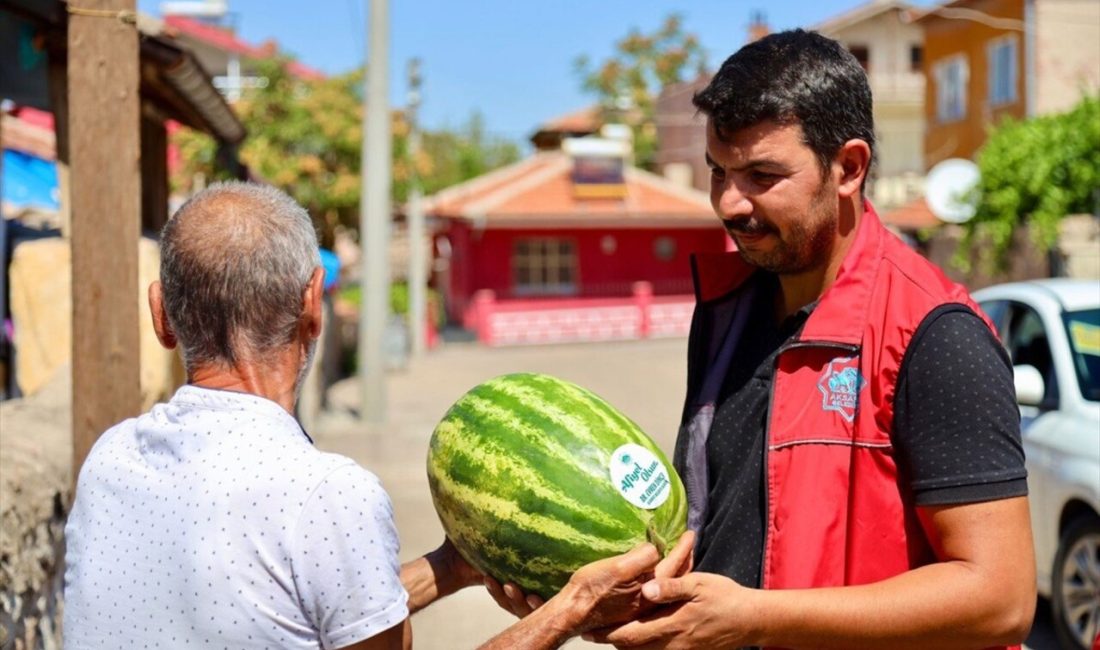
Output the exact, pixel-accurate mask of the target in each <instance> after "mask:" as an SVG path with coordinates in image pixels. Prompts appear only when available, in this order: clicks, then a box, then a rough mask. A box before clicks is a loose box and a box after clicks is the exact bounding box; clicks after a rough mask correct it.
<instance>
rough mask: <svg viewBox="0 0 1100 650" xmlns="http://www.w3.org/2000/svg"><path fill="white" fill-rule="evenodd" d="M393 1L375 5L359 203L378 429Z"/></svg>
mask: <svg viewBox="0 0 1100 650" xmlns="http://www.w3.org/2000/svg"><path fill="white" fill-rule="evenodd" d="M387 5H388V0H370V12H369V13H370V16H369V17H368V19H367V40H368V41H369V42H370V54H369V58H368V61H367V79H366V88H365V90H366V92H365V93H363V101H364V102H365V103H366V106H364V107H363V136H364V140H363V154H362V155H363V159H362V165H361V182H362V185H361V194H360V199H359V244H360V246H361V249H362V258H361V260H360V264H361V267H360V269H361V277H360V281H359V286H360V289H361V293H360V305H359V384H360V391H361V393H360V400H359V411H360V417H362V418H364V419H365V420H366V421H367V422H369V423H372V424H382V423H384V422H385V421H386V359H385V354H384V350H383V342H384V335H385V331H386V321H387V320H388V318H387V317H388V315H389V304H390V278H389V241H390V219H391V215H390V175H391V170H390V164H391V161H390V158H391V149H392V143H391V142H390V137H391V134H390V131H391V124H390V102H389V83H388V81H389V79H388V77H389V66H390V62H389V7H388V6H387Z"/></svg>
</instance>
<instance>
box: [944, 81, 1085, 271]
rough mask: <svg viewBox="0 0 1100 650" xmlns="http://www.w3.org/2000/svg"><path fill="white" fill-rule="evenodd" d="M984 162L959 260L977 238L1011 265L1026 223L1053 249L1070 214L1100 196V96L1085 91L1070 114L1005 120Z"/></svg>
mask: <svg viewBox="0 0 1100 650" xmlns="http://www.w3.org/2000/svg"><path fill="white" fill-rule="evenodd" d="M978 167H979V169H980V170H981V181H980V182H979V184H978V188H977V194H978V205H977V211H976V213H975V215H974V218H973V219H972V220H970V221H969V222H967V224H966V225H965V236H964V238H963V241H962V245H961V246H960V247H959V255H958V256H956V262H957V263H959V265H960V266H961V267H963V268H968V267H969V258H971V257H974V255H972V253H977V252H979V251H977V250H975V249H976V248H978V244H977V242H979V241H982V242H985V241H988V242H990V243H991V244H992V248H991V251H990V252H991V253H992V255H991V258H992V259H991V261H992V262H993V263H994V264H996V265H997V266H1000V267H1003V266H1004V265H1005V264H1006V262H1007V256H1008V253H1009V250H1010V248H1011V245H1012V237H1013V233H1014V232H1015V230H1016V229H1017V228H1018V227H1021V226H1024V225H1030V226H1031V227H1032V234H1033V238H1034V243H1035V244H1036V245H1037V246H1039V248H1040V249H1041V250H1044V251H1045V250H1049V249H1050V247H1051V246H1052V245H1053V244H1054V243H1055V242H1056V240H1057V238H1058V224H1059V222H1060V221H1061V220H1062V217H1064V216H1066V215H1068V214H1079V213H1089V212H1094V211H1096V210H1097V208H1098V203H1100V96H1093V97H1085V98H1084V99H1082V101H1081V102H1080V103H1079V104H1077V106H1076V107H1074V108H1073V110H1071V111H1069V112H1068V113H1062V114H1058V115H1044V116H1041V117H1036V118H1032V119H1029V120H1024V121H1015V120H1009V121H1006V122H1003V123H1001V124H1000V125H998V126H997V127H996V128H995V129H994V130H993V132H992V133H990V135H989V139H988V140H987V141H986V143H985V146H983V147H982V149H981V151H980V152H979V154H978Z"/></svg>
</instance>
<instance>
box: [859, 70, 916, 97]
mask: <svg viewBox="0 0 1100 650" xmlns="http://www.w3.org/2000/svg"><path fill="white" fill-rule="evenodd" d="M867 78H868V80H869V81H870V83H871V93H872V94H873V95H874V98H875V103H876V104H883V103H890V104H920V103H922V102H924V74H922V73H920V72H894V73H888V72H877V73H876V72H872V73H870V74H868V75H867Z"/></svg>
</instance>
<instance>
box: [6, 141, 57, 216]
mask: <svg viewBox="0 0 1100 650" xmlns="http://www.w3.org/2000/svg"><path fill="white" fill-rule="evenodd" d="M3 164H4V168H3V173H4V177H3V179H0V189H2V190H3V201H4V204H5V205H10V206H12V207H15V208H37V209H40V210H58V209H60V207H61V203H60V201H59V200H58V197H59V192H58V189H57V163H55V162H53V161H50V160H43V159H41V158H37V157H35V156H32V155H30V154H27V153H23V152H22V151H15V150H13V149H4V163H3Z"/></svg>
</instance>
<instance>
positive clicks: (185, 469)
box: [63, 386, 408, 650]
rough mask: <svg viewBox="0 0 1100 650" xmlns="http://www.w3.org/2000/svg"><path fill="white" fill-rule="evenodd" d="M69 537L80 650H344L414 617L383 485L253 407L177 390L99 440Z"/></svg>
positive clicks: (282, 417) (83, 476)
mask: <svg viewBox="0 0 1100 650" xmlns="http://www.w3.org/2000/svg"><path fill="white" fill-rule="evenodd" d="M65 536H66V544H67V550H66V572H65V612H64V628H63V632H64V636H65V647H66V648H71V649H73V650H77V649H82V648H112V649H114V648H187V647H191V648H272V649H274V648H339V647H343V646H347V645H350V644H352V643H356V642H358V641H361V640H363V639H366V638H369V637H371V636H374V635H375V634H378V633H379V632H382V631H384V630H386V629H389V628H391V627H393V626H394V625H397V624H399V623H401V622H402V621H404V620H405V618H407V617H408V607H407V600H408V595H407V594H406V593H405V590H404V588H403V587H402V586H401V582H400V579H399V571H400V567H399V565H398V562H397V553H398V538H397V531H396V530H395V528H394V524H393V510H392V506H391V504H390V499H389V496H388V495H387V494H386V492H385V491H384V490H383V489H382V486H381V485H380V484H379V482H378V479H377V478H376V477H375V476H374V475H373V474H371V473H370V472H368V471H367V470H365V469H363V468H362V467H360V466H358V465H356V464H355V462H354V461H352V460H351V459H349V458H345V457H343V456H338V455H336V454H328V453H323V452H320V451H318V450H317V449H315V448H314V447H313V445H312V444H311V443H310V441H309V440H308V438H307V437H306V436H305V434H304V433H303V432H302V430H301V428H300V427H299V426H298V423H297V422H296V421H295V420H294V418H293V417H291V415H290V414H288V413H287V412H286V411H285V410H284V409H283V408H282V407H280V406H279V405H278V404H276V403H274V402H271V401H269V400H266V399H264V398H261V397H258V396H255V395H248V394H244V393H236V392H229V391H217V390H210V389H203V388H198V387H195V386H184V387H183V388H181V389H180V390H179V391H178V392H177V393H176V395H175V396H174V397H173V398H172V400H171V401H170V402H169V403H167V404H159V405H157V406H156V407H154V408H153V410H152V411H150V412H149V413H146V414H145V415H142V416H141V417H138V418H135V419H131V420H127V421H125V422H122V423H120V424H118V425H116V426H115V427H113V428H111V429H110V430H108V431H107V432H106V433H104V434H103V436H101V437H100V439H99V441H98V442H97V443H96V445H95V447H94V448H93V449H92V452H91V454H90V455H89V456H88V459H87V461H86V462H85V464H84V466H83V469H82V470H81V472H80V479H79V481H78V484H77V489H76V500H75V502H74V504H73V510H72V512H71V513H70V515H69V520H68V524H67V525H66V527H65Z"/></svg>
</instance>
